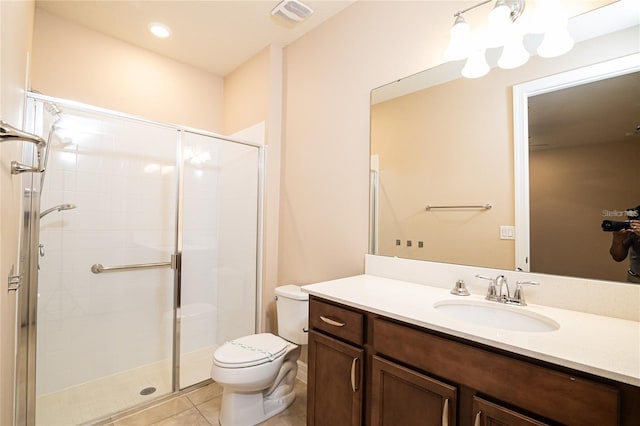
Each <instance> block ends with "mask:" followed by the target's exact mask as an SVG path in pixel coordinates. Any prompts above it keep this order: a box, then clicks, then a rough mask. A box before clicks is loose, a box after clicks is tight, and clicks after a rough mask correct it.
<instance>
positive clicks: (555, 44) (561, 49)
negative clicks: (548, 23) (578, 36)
mask: <svg viewBox="0 0 640 426" xmlns="http://www.w3.org/2000/svg"><path fill="white" fill-rule="evenodd" d="M573 44H574V42H573V38H571V35H569V31H567V29H566V28H553V29H551V30H549V31H548V32H547V33H546V34H545V35H544V39H543V40H542V43H540V46H538V55H540V56H541V57H543V58H554V57H556V56H560V55H563V54H565V53H567V52H568V51H570V50H571V49H572V48H573Z"/></svg>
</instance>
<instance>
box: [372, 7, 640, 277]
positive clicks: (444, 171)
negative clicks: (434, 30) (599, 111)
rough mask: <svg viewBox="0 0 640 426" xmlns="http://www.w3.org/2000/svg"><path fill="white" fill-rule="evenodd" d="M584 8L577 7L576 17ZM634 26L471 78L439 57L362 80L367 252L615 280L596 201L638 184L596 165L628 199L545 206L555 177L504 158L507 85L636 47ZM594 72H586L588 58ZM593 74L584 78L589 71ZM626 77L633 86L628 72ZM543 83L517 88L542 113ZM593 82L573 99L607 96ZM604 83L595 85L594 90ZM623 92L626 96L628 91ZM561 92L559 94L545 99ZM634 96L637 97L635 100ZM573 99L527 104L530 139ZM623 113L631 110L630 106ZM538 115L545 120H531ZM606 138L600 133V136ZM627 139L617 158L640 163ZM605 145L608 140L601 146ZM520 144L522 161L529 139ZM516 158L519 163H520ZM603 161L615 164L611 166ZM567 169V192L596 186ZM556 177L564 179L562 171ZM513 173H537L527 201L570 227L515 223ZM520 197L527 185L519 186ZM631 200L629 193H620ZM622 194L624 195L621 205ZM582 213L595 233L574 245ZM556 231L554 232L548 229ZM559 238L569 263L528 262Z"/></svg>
mask: <svg viewBox="0 0 640 426" xmlns="http://www.w3.org/2000/svg"><path fill="white" fill-rule="evenodd" d="M611 6H614V5H611ZM611 6H607V7H611ZM588 15H590V14H586V15H583V16H581V17H579V18H580V19H585V20H587V21H588V19H589V16H588ZM576 19H577V18H576ZM588 25H589V24H587V27H588ZM638 31H639V29H638V26H637V23H636V25H635V26H631V27H627V28H625V29H623V30H617V31H614V32H605V33H602V34H600V35H598V36H596V37H592V38H590V39H585V40H584V41H582V42H580V43H577V44H576V46H575V47H574V49H573V50H572V51H571V52H570V53H568V54H566V55H565V56H562V57H559V58H554V59H541V58H538V57H532V58H531V60H530V61H529V63H527V64H526V65H525V66H523V67H521V68H518V69H515V70H501V69H498V68H494V69H492V70H491V72H490V73H489V74H488V75H486V76H485V77H482V78H480V79H464V78H461V77H459V76H460V70H461V68H462V65H463V64H462V63H447V64H444V65H441V66H438V67H435V68H432V69H430V70H427V71H424V72H422V73H419V74H416V75H414V76H410V77H407V78H404V79H401V80H398V81H396V82H393V83H390V84H388V85H385V86H383V87H380V88H378V89H374V90H373V92H372V105H371V232H370V234H371V244H370V252H371V253H373V254H379V255H384V256H398V257H404V258H412V259H421V260H431V261H438V262H447V263H456V264H464V265H473V266H483V267H491V268H499V269H515V268H519V269H523V270H531V271H532V272H539V273H550V274H558V275H568V276H576V277H583V278H596V279H605V280H612V281H624V280H625V277H626V274H625V271H626V269H625V265H624V264H618V263H617V262H614V261H613V260H612V259H611V258H610V257H609V253H608V249H609V246H608V244H609V242H610V240H609V239H610V234H606V233H603V232H602V231H601V230H600V222H601V220H602V217H601V215H602V211H603V210H604V209H611V210H612V211H613V210H621V209H622V210H624V209H626V208H628V207H632V206H636V205H637V204H640V188H639V187H638V186H637V184H636V185H635V188H634V187H633V186H632V185H631V184H630V182H629V181H628V180H627V179H629V177H628V174H627V175H623V174H620V175H615V172H609V171H607V172H606V173H610V175H609V176H607V179H606V182H607V184H606V185H605V186H606V188H605V189H604V190H605V191H610V190H611V189H612V188H618V187H619V188H625V189H628V191H626V194H625V197H626V198H623V200H629V201H611V204H610V205H609V204H606V206H604V207H602V206H601V204H598V209H597V217H596V219H595V220H593V217H592V216H593V215H592V214H591V213H590V214H589V215H585V217H584V218H582V217H581V218H577V217H575V216H574V215H575V214H576V213H575V210H573V211H572V212H568V211H567V213H562V212H561V211H553V207H552V206H553V203H549V202H550V201H554V198H555V197H557V196H558V194H554V193H552V192H549V191H547V190H551V189H555V187H556V186H557V185H556V184H555V183H553V182H551V183H549V181H548V180H547V181H544V180H541V178H542V177H544V175H545V174H546V173H548V171H545V170H544V168H540V167H537V166H535V167H533V164H534V163H532V169H531V173H540V174H539V175H532V176H529V174H528V170H523V166H522V165H521V164H515V163H516V162H515V161H514V103H513V88H514V86H518V85H520V84H522V83H525V82H531V81H534V80H538V79H540V78H542V77H546V76H553V75H558V74H561V73H564V72H566V71H569V70H574V69H577V68H583V67H587V66H589V65H592V64H597V63H601V62H606V61H608V60H610V59H613V58H617V57H620V56H627V55H628V54H630V53H634V52H637V51H638V50H639V48H640V46H639V45H638V41H637V40H638V39H637V35H638ZM493 60H495V58H493ZM490 61H491V59H490ZM594 72H597V67H596V70H595V71H594ZM637 75H638V74H636V76H637ZM629 78H633V77H629ZM636 78H637V77H636ZM599 79H600V78H598V77H594V78H593V79H592V80H599ZM576 84H577V83H573V85H574V86H575V87H573V88H572V89H571V90H572V91H574V92H579V91H580V88H579V87H580V86H577V85H576ZM624 84H629V82H628V81H626V82H625V83H624ZM634 84H635V86H634ZM566 86H567V85H565V87H566ZM631 87H636V88H637V87H639V85H638V84H637V80H635V83H632V86H631ZM553 91H554V90H553V89H552V88H549V87H547V88H546V89H545V90H544V93H547V94H549V96H548V97H547V95H545V96H539V97H537V96H536V98H533V97H529V96H528V95H527V96H525V98H526V99H527V102H528V101H529V100H531V101H532V105H535V110H537V111H540V112H548V111H551V109H550V107H547V106H545V105H544V103H543V102H545V101H549V102H555V101H554V100H553V99H552V98H553V96H551V93H552V92H553ZM591 91H593V90H591ZM596 92H597V93H598V95H597V96H598V99H597V100H595V101H588V100H586V101H585V100H584V99H583V100H581V101H580V102H582V103H593V104H600V105H602V104H604V103H605V102H609V101H607V100H606V99H605V98H604V97H603V96H604V95H603V91H602V90H600V91H596ZM607 92H608V90H606V89H605V90H604V93H607ZM629 92H630V90H629V91H627V93H629ZM532 93H533V92H531V93H530V94H532ZM634 96H635V100H636V101H637V99H639V97H638V95H634ZM565 97H566V96H565V95H560V96H556V97H555V98H556V99H557V98H565ZM545 98H546V99H545ZM607 104H608V103H607ZM526 105H528V104H526ZM635 107H636V108H638V103H637V102H636V104H635ZM558 108H559V111H558ZM573 109H575V108H572V107H571V106H570V107H567V106H562V107H558V106H556V109H555V110H554V111H558V112H557V113H554V114H552V115H551V116H550V115H549V114H546V115H545V114H539V115H538V116H536V117H534V118H532V119H531V122H532V123H535V126H536V128H537V129H542V130H536V129H533V130H532V132H531V136H532V144H535V140H536V139H538V142H539V141H540V139H541V135H542V134H545V133H547V131H549V130H554V131H557V132H565V131H567V130H566V128H567V127H566V126H565V130H562V126H561V124H562V122H563V119H562V115H563V114H560V112H571V111H572V110H573ZM519 113H520V114H521V115H522V117H521V120H520V123H528V122H529V121H530V117H529V115H528V109H527V108H524V109H523V110H522V111H520V112H519ZM633 114H635V118H637V119H638V120H640V114H639V113H638V112H637V110H636V112H634V113H632V115H633ZM542 119H545V120H550V121H547V122H541V121H540V120H542ZM585 119H586V118H585ZM567 123H568V124H567V126H575V124H576V123H575V119H573V120H572V121H571V123H570V124H569V122H567ZM636 124H639V123H631V124H630V123H626V124H625V126H626V127H625V129H624V130H622V131H623V133H631V135H629V136H627V139H628V140H632V139H633V140H635V141H636V142H640V141H638V139H639V138H640V135H638V134H637V133H635V131H634V130H635V125H636ZM515 130H517V129H515ZM528 130H529V129H528V128H527V132H528ZM573 130H574V131H575V128H573ZM569 131H571V130H569ZM619 131H620V130H619ZM576 138H579V137H578V136H576ZM576 138H574V139H576ZM609 139H611V138H609V137H604V140H609ZM634 146H635V149H636V151H634V152H626V153H625V154H623V156H624V158H625V161H627V160H628V161H630V162H631V163H633V161H635V164H636V168H635V169H634V170H640V166H637V165H638V164H640V161H638V158H639V157H638V155H640V154H638V152H640V151H638V150H640V143H635V145H634ZM603 149H605V150H606V149H608V148H603ZM611 149H615V148H614V147H613V146H611ZM525 151H526V153H527V155H526V159H527V161H528V159H529V157H528V154H529V148H528V147H527V148H526V149H525ZM533 151H535V155H537V156H538V154H539V153H542V152H547V153H548V152H551V151H553V150H551V149H542V148H541V147H540V146H538V147H534V148H533V149H532V152H533ZM556 151H557V150H556ZM634 155H635V160H633V158H634V157H633V156H634ZM582 156H583V155H581V154H576V155H573V156H571V158H566V157H565V159H564V160H562V161H564V164H572V165H573V166H575V167H576V170H578V169H579V167H578V164H577V163H578V162H579V161H581V160H580V158H581V157H582ZM532 161H533V158H532ZM536 164H537V163H536ZM514 165H515V167H514ZM525 165H526V166H527V167H528V165H529V163H528V162H527V163H526V164H525ZM607 167H609V168H610V169H611V167H610V166H606V167H605V166H603V168H607ZM538 170H540V171H541V172H538ZM611 170H615V167H613V169H611ZM603 173H604V172H603ZM574 177H577V178H578V179H579V180H580V182H579V183H578V184H577V185H576V186H575V187H574V188H573V189H572V191H573V194H574V196H572V197H571V198H572V199H571V201H572V202H574V203H575V201H576V199H587V198H588V194H589V193H591V192H595V191H601V190H602V185H600V186H598V185H596V186H595V187H587V186H585V185H583V184H584V183H585V182H584V181H585V176H584V175H580V174H579V173H574ZM556 178H557V179H559V180H560V181H564V180H565V178H566V174H565V175H562V174H560V175H559V176H556ZM516 179H518V182H522V179H524V180H525V181H526V183H527V185H528V182H529V181H532V182H541V183H540V184H539V186H538V189H540V188H542V190H541V191H539V190H536V197H537V198H535V199H532V204H531V209H532V211H533V210H534V208H535V209H536V211H541V212H545V209H546V212H545V214H546V215H547V219H549V218H550V216H549V215H551V217H552V218H553V219H554V220H555V222H553V220H552V222H553V223H555V224H560V225H561V224H563V223H565V224H567V227H568V228H569V227H571V228H576V232H577V234H574V235H572V236H568V235H566V236H565V235H564V234H565V233H564V232H563V231H564V228H563V227H562V226H560V227H559V229H555V230H549V229H547V228H543V227H540V226H539V225H536V222H535V221H534V218H533V216H532V217H531V228H530V229H529V227H528V224H529V222H528V221H529V219H530V218H529V217H528V216H527V217H526V220H527V226H526V227H525V226H523V225H522V223H520V222H521V220H522V219H519V217H520V216H521V212H520V210H521V208H522V205H523V204H522V203H520V204H519V205H520V207H518V210H519V212H518V219H517V218H516V205H517V203H516V195H518V196H519V197H520V193H518V194H516V186H517V185H516V183H515V182H516ZM638 181H640V179H639V178H638V175H637V174H636V177H635V182H638ZM556 183H557V182H556ZM600 183H601V184H603V183H604V182H603V181H601V182H600ZM518 185H520V184H518ZM545 191H546V192H545ZM634 191H635V192H634ZM526 196H527V197H528V196H529V193H528V190H527V194H526ZM633 199H636V200H637V201H635V202H634V201H630V200H633ZM625 202H626V204H629V203H631V204H630V205H626V204H624V203H625ZM618 203H619V204H620V205H618ZM634 203H635V204H634ZM580 206H581V204H580V203H579V202H578V203H577V208H578V209H580ZM574 207H575V206H574ZM551 213H553V214H551ZM587 216H589V218H587ZM583 219H584V220H583ZM517 221H518V222H517ZM585 222H588V225H585V226H591V227H592V228H593V229H594V230H595V232H596V233H597V237H596V240H597V243H593V245H590V246H585V244H584V243H585V240H584V239H583V238H581V237H580V236H579V235H580V232H581V230H580V229H579V226H582V225H578V224H579V223H580V224H583V223H585ZM516 225H518V226H516ZM525 231H526V232H525ZM558 231H559V232H560V235H555V236H552V235H551V233H552V232H558ZM585 231H586V230H585ZM590 232H591V231H590ZM604 234H606V235H604ZM576 235H578V236H577V237H576ZM563 237H564V238H563ZM561 242H562V243H561ZM589 244H591V243H589ZM560 246H561V247H562V249H561V250H562V251H563V252H564V253H565V254H566V256H565V257H566V258H570V259H571V262H563V261H562V260H558V261H556V262H552V263H553V264H554V266H553V267H551V266H549V265H548V262H546V261H544V262H530V260H532V259H534V257H535V256H536V253H547V254H548V253H552V252H553V250H551V248H553V249H554V250H558V248H559V247H560ZM524 247H526V249H525V248H524ZM529 249H531V252H529ZM557 252H558V251H556V253H557ZM587 252H588V253H594V256H600V257H602V259H603V262H605V263H606V264H607V265H608V267H607V268H600V267H598V266H594V265H595V264H594V263H593V262H592V261H591V260H590V259H589V257H588V256H585V255H584V254H585V253H587ZM538 256H539V255H538ZM558 264H560V265H561V267H558ZM602 264H603V263H602V262H600V263H599V265H602ZM609 266H610V267H609ZM626 266H627V267H628V263H627V265H626ZM601 269H603V270H604V269H606V270H607V271H606V272H604V271H603V270H601Z"/></svg>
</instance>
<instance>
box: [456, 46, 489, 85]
mask: <svg viewBox="0 0 640 426" xmlns="http://www.w3.org/2000/svg"><path fill="white" fill-rule="evenodd" d="M488 72H489V64H488V63H487V58H486V57H485V49H477V50H475V51H474V52H473V53H472V54H471V55H470V56H469V58H468V59H467V62H466V63H465V64H464V68H462V76H463V77H466V78H479V77H482V76H484V75H487V73H488Z"/></svg>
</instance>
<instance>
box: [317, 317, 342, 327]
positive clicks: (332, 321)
mask: <svg viewBox="0 0 640 426" xmlns="http://www.w3.org/2000/svg"><path fill="white" fill-rule="evenodd" d="M320 319H321V320H322V321H324V322H326V323H327V324H329V325H333V326H335V327H344V326H345V325H346V324H345V323H343V322H339V321H336V320H332V319H331V318H327V317H323V316H322V315H320Z"/></svg>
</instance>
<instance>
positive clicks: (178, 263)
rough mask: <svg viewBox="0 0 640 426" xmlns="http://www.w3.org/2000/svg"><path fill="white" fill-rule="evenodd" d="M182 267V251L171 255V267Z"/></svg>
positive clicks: (175, 268)
mask: <svg viewBox="0 0 640 426" xmlns="http://www.w3.org/2000/svg"><path fill="white" fill-rule="evenodd" d="M181 267H182V253H178V254H172V255H171V269H174V270H177V269H180V268H181Z"/></svg>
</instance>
